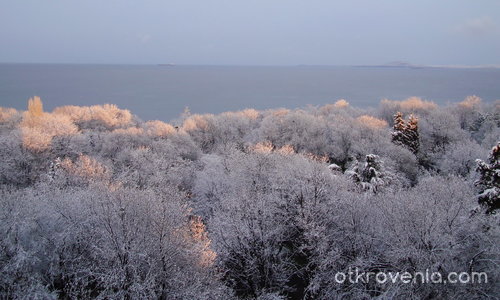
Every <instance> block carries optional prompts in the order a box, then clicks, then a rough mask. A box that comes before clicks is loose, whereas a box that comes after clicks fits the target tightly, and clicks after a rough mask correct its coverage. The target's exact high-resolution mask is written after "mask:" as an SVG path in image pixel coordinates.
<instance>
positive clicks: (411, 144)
mask: <svg viewBox="0 0 500 300" xmlns="http://www.w3.org/2000/svg"><path fill="white" fill-rule="evenodd" d="M405 137H406V147H407V148H408V149H409V150H410V151H411V152H413V153H414V154H416V153H417V152H418V148H419V147H420V135H419V134H418V118H417V117H415V116H414V115H410V117H409V119H408V123H407V125H406V130H405Z"/></svg>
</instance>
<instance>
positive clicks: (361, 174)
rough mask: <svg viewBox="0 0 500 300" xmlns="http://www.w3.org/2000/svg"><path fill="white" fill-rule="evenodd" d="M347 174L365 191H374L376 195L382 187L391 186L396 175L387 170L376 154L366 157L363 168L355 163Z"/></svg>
mask: <svg viewBox="0 0 500 300" xmlns="http://www.w3.org/2000/svg"><path fill="white" fill-rule="evenodd" d="M345 174H346V175H348V176H349V177H350V178H351V179H352V180H353V181H354V182H356V183H358V184H359V185H360V186H361V188H362V189H363V190H364V191H372V192H374V193H376V192H377V191H378V190H379V189H380V188H381V187H383V186H387V185H390V184H391V183H392V182H393V181H394V174H392V172H390V171H389V170H386V168H385V167H384V163H383V161H382V160H380V157H379V156H378V155H375V154H368V155H366V157H365V163H364V165H363V166H360V165H359V163H357V162H355V163H354V164H353V167H352V168H351V169H350V170H348V171H346V173H345Z"/></svg>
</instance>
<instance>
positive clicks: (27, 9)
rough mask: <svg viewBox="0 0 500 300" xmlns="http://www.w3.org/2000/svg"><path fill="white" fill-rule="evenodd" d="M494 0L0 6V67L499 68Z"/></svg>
mask: <svg viewBox="0 0 500 300" xmlns="http://www.w3.org/2000/svg"><path fill="white" fill-rule="evenodd" d="M499 53H500V1H499V0H440V1H436V0H411V1H410V0H391V1H389V0H377V1H374V0H348V1H347V0H346V1H334V0H300V1H299V0H253V1H252V0H247V1H240V0H50V1H48V0H46V1H43V0H0V62H36V63H131V64H141V63H146V64H156V63H176V64H229V65H231V64H237V65H296V64H326V65H350V64H381V63H386V62H391V61H397V60H400V61H409V62H412V63H416V64H461V65H479V64H500V54H499Z"/></svg>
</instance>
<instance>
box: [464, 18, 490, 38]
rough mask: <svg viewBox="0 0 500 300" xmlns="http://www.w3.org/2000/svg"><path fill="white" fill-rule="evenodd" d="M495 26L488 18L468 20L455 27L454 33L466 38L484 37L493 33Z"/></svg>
mask: <svg viewBox="0 0 500 300" xmlns="http://www.w3.org/2000/svg"><path fill="white" fill-rule="evenodd" d="M497 30H498V27H497V25H496V24H495V22H493V20H492V19H491V18H490V17H480V18H474V19H469V20H466V21H465V22H463V23H462V24H460V25H458V26H457V27H456V31H457V32H458V33H460V34H464V35H467V36H484V35H488V34H492V33H495V32H496V31H497Z"/></svg>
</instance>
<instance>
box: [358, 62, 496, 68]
mask: <svg viewBox="0 0 500 300" xmlns="http://www.w3.org/2000/svg"><path fill="white" fill-rule="evenodd" d="M354 67H359V68H409V69H422V68H443V69H498V68H500V65H474V66H468V65H422V64H412V63H409V62H406V61H393V62H389V63H386V64H382V65H355V66H354Z"/></svg>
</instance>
